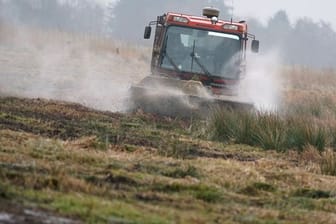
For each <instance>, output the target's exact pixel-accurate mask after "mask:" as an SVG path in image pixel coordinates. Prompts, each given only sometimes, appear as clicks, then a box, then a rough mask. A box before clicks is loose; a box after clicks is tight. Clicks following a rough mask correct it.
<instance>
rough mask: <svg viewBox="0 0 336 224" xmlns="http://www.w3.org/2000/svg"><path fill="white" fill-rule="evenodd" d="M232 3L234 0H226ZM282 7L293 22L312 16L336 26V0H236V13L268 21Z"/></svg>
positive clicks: (316, 19)
mask: <svg viewBox="0 0 336 224" xmlns="http://www.w3.org/2000/svg"><path fill="white" fill-rule="evenodd" d="M226 2H227V4H230V5H231V4H232V0H226ZM280 9H283V10H285V11H286V12H287V13H288V15H289V18H290V19H291V22H294V21H295V20H296V19H297V18H302V17H310V18H312V19H313V20H314V21H316V22H318V21H320V20H323V21H325V22H328V23H331V24H332V25H333V28H336V13H335V9H336V0H319V1H318V0H253V1H251V0H234V14H236V15H238V16H240V17H246V16H253V17H256V18H259V19H261V20H262V21H264V22H265V21H267V20H268V19H269V18H270V17H271V16H272V15H274V13H275V12H276V11H278V10H280Z"/></svg>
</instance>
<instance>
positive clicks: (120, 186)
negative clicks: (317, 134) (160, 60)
mask: <svg viewBox="0 0 336 224" xmlns="http://www.w3.org/2000/svg"><path fill="white" fill-rule="evenodd" d="M1 105H2V107H1V113H2V115H1V116H2V117H3V118H6V119H5V120H1V121H0V125H1V126H0V128H1V130H0V142H1V146H0V166H1V169H0V170H1V171H0V179H1V184H0V191H1V192H2V193H1V194H0V195H3V196H0V201H3V202H2V204H6V203H8V201H11V202H12V203H14V207H15V206H17V204H16V202H17V198H21V199H20V200H23V201H25V202H27V203H29V204H33V205H37V206H38V207H41V208H42V207H43V208H45V209H47V210H48V211H53V212H54V213H56V214H59V215H66V216H69V217H72V218H74V219H80V220H83V221H85V222H88V223H90V222H107V221H108V220H111V219H113V220H123V221H124V222H136V223H170V222H177V223H190V222H193V223H195V222H196V223H209V222H215V221H216V220H226V221H228V222H232V223H244V222H245V221H246V220H250V221H251V222H253V223H256V222H257V223H258V222H263V221H264V222H281V221H284V222H291V221H293V220H294V221H295V222H296V223H306V222H310V221H312V220H314V222H317V223H333V222H334V217H333V211H334V210H335V209H336V208H335V204H334V202H333V196H332V195H333V194H334V186H335V184H336V179H335V178H333V177H330V176H323V175H320V174H319V172H315V171H313V170H310V169H307V163H304V162H303V161H305V160H310V161H311V163H314V164H315V163H318V161H319V158H315V156H316V155H315V153H317V154H318V153H319V152H318V151H316V150H314V149H309V148H308V149H306V150H305V151H304V152H303V153H302V154H296V155H294V154H291V155H290V156H288V155H287V154H283V153H277V152H275V151H267V152H266V151H263V150H260V149H258V148H253V147H248V146H244V145H231V144H230V145H227V144H221V143H218V142H211V141H206V140H204V139H202V138H198V137H193V133H192V132H190V130H186V128H185V127H188V126H190V124H189V123H188V121H182V120H175V121H174V120H171V119H169V118H160V117H156V116H153V115H146V114H141V113H140V114H133V115H122V114H113V113H106V112H105V113H103V112H99V111H94V110H91V109H88V108H85V107H82V106H79V105H74V104H69V103H62V102H57V101H44V100H38V101H37V100H25V99H15V98H3V99H2V101H1ZM57 105H59V108H60V110H59V113H56V112H55V110H54V108H55V107H56V106H57ZM31 111H34V113H31ZM9 114H10V116H8V115H9ZM35 114H36V115H35ZM60 116H61V117H60ZM34 118H39V121H38V122H37V123H36V125H37V126H36V128H38V130H39V131H38V133H35V130H36V128H35V129H24V130H25V131H22V130H23V128H24V127H25V125H28V126H29V124H31V122H32V119H34ZM61 120H63V123H62V125H63V126H62V127H63V129H64V130H63V131H62V133H63V135H62V136H63V137H62V139H63V140H61V139H60V138H59V137H58V134H57V132H55V131H56V130H62V129H60V127H61V126H59V125H57V122H60V121H61ZM92 120H95V123H94V124H91V122H92ZM55 122H56V123H55ZM194 122H195V121H194ZM49 123H52V124H53V125H52V126H49V125H46V124H49ZM67 124H71V126H67ZM71 128H75V129H76V135H75V136H76V137H74V135H73V132H72V129H71ZM9 129H11V130H9ZM34 133H35V134H34ZM108 133H115V134H118V135H119V137H116V138H114V141H109V142H106V139H105V138H101V136H106V134H108ZM123 133H127V136H128V137H127V136H126V135H123ZM116 136H117V135H116ZM102 144H103V146H104V147H102ZM171 150H172V151H171ZM315 159H316V160H315ZM298 161H299V162H298ZM307 189H308V190H307ZM327 196H328V197H327ZM12 207H13V205H12ZM116 208H119V209H117V210H116ZM116 211H118V212H116Z"/></svg>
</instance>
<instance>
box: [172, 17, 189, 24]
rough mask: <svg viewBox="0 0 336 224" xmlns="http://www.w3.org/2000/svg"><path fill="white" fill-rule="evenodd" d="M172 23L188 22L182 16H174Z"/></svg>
mask: <svg viewBox="0 0 336 224" xmlns="http://www.w3.org/2000/svg"><path fill="white" fill-rule="evenodd" d="M173 21H174V22H179V23H188V22H189V20H188V19H187V18H185V17H182V16H174V17H173Z"/></svg>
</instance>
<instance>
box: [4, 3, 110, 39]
mask: <svg viewBox="0 0 336 224" xmlns="http://www.w3.org/2000/svg"><path fill="white" fill-rule="evenodd" d="M0 19H2V20H6V21H7V22H10V23H14V24H19V25H21V24H24V25H31V26H37V27H42V28H54V29H59V30H64V31H72V32H86V33H101V32H103V30H104V9H103V8H102V7H101V6H100V5H98V4H97V3H95V2H94V1H92V0H0Z"/></svg>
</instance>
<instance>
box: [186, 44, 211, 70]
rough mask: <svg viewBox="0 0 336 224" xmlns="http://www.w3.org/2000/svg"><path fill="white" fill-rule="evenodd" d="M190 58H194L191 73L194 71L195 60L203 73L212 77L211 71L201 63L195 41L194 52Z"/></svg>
mask: <svg viewBox="0 0 336 224" xmlns="http://www.w3.org/2000/svg"><path fill="white" fill-rule="evenodd" d="M190 57H191V58H192V61H191V72H192V70H193V66H194V60H195V62H196V64H198V66H199V67H200V68H201V69H202V70H203V72H204V73H205V74H206V75H208V76H212V74H211V73H210V72H209V70H208V69H207V68H206V67H205V66H204V65H203V64H202V63H201V62H200V60H199V56H198V55H197V53H196V52H195V40H194V45H193V51H192V52H191V54H190Z"/></svg>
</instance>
